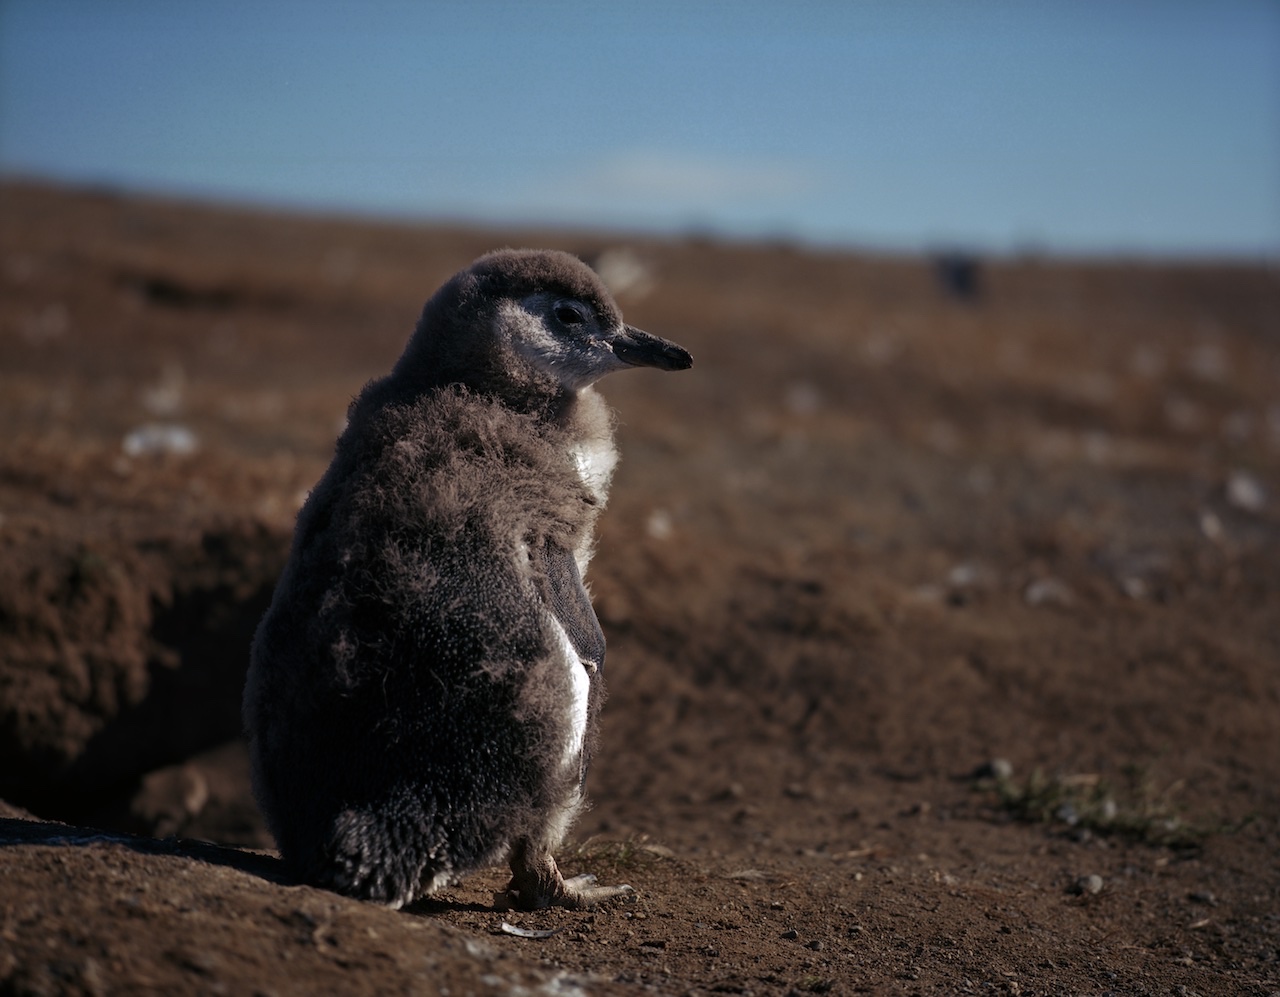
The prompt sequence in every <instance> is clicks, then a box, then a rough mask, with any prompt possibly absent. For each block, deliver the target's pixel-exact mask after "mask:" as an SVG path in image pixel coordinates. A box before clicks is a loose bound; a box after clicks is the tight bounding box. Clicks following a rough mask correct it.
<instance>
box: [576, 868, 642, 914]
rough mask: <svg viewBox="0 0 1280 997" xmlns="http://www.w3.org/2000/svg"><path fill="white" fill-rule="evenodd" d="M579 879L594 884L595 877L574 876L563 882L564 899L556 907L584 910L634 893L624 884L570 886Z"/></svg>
mask: <svg viewBox="0 0 1280 997" xmlns="http://www.w3.org/2000/svg"><path fill="white" fill-rule="evenodd" d="M580 879H586V880H589V881H590V882H592V883H594V882H595V879H596V877H595V876H591V875H587V876H574V877H573V879H568V880H565V883H564V897H565V899H564V900H563V901H559V902H558V903H557V905H558V906H563V907H571V908H577V909H584V908H587V907H594V906H595V905H596V904H598V903H602V902H603V901H605V900H616V899H617V898H618V897H625V896H627V895H628V894H633V893H635V892H636V891H635V890H633V889H632V888H631V887H630V886H628V885H627V884H626V883H622V884H620V885H618V886H585V887H579V886H573V885H571V884H573V883H575V882H576V881H577V880H580Z"/></svg>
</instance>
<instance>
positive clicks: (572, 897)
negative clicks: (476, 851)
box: [493, 844, 635, 910]
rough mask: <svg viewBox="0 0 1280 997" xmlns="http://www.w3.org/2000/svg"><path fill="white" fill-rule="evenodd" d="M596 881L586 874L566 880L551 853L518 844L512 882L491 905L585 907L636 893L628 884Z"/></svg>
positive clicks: (526, 907) (498, 906) (593, 877)
mask: <svg viewBox="0 0 1280 997" xmlns="http://www.w3.org/2000/svg"><path fill="white" fill-rule="evenodd" d="M595 882H596V877H595V876H592V875H590V874H589V873H587V874H584V875H581V876H574V877H572V878H570V879H565V878H564V877H563V876H561V875H560V869H559V868H558V867H557V866H556V860H555V859H554V858H552V856H551V853H550V852H542V853H540V854H539V853H536V852H534V851H533V850H532V849H531V848H530V847H529V846H528V845H526V844H520V845H517V846H516V848H515V850H514V851H513V852H512V854H511V882H510V883H509V884H508V885H507V889H506V891H505V892H503V893H496V894H494V898H493V899H494V906H495V907H497V909H499V910H509V909H512V908H514V909H516V910H541V909H543V908H546V907H568V908H569V909H571V910H585V909H586V908H588V907H594V906H595V905H596V904H598V903H600V902H601V901H604V900H612V899H614V898H616V897H621V896H625V895H627V894H628V893H634V892H635V890H633V889H632V888H631V887H630V886H626V885H622V886H596V885H595Z"/></svg>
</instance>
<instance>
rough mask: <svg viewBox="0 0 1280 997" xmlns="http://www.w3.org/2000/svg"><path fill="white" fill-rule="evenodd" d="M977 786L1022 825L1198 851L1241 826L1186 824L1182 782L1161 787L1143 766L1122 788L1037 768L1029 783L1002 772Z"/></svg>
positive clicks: (1127, 774)
mask: <svg viewBox="0 0 1280 997" xmlns="http://www.w3.org/2000/svg"><path fill="white" fill-rule="evenodd" d="M979 786H980V788H983V789H989V790H990V791H992V792H994V793H995V795H996V798H997V800H998V802H999V806H1000V808H1001V809H1002V810H1004V811H1005V812H1006V813H1009V814H1010V815H1012V816H1013V817H1015V818H1016V819H1018V820H1023V821H1029V822H1032V823H1042V824H1059V825H1064V826H1066V827H1069V828H1073V829H1077V830H1079V831H1081V832H1088V833H1092V834H1102V835H1117V836H1119V837H1123V838H1125V839H1127V840H1130V841H1139V842H1142V843H1143V844H1148V845H1159V846H1163V847H1166V848H1178V849H1187V848H1197V847H1199V846H1200V845H1201V844H1202V843H1203V842H1204V839H1205V838H1206V837H1208V836H1209V835H1211V834H1215V833H1227V832H1231V831H1235V830H1238V829H1239V828H1240V827H1241V826H1242V824H1240V823H1236V824H1229V823H1227V822H1225V821H1224V822H1221V823H1219V824H1216V825H1205V824H1192V823H1190V822H1188V821H1187V820H1186V819H1185V818H1183V817H1182V815H1180V814H1179V813H1178V812H1177V808H1176V805H1175V797H1176V796H1177V793H1178V791H1179V789H1180V788H1181V783H1177V782H1175V783H1173V784H1172V785H1169V786H1166V787H1164V788H1160V787H1158V785H1157V784H1156V782H1155V781H1154V780H1153V779H1152V778H1151V776H1150V774H1149V773H1147V772H1146V771H1145V770H1144V769H1142V768H1141V767H1139V766H1126V767H1125V769H1124V770H1123V782H1122V783H1113V782H1112V781H1110V780H1107V779H1105V778H1103V777H1102V776H1100V775H1097V774H1094V773H1079V774H1059V775H1053V776H1048V775H1046V774H1045V773H1044V772H1043V771H1042V770H1041V769H1035V770H1034V771H1032V773H1031V774H1030V775H1029V776H1028V777H1027V778H1026V779H1025V780H1019V779H1017V778H1016V777H1014V776H1013V775H1012V774H1006V773H1004V772H1000V773H998V774H996V775H995V776H993V777H990V778H987V779H982V780H979ZM1246 822H1247V820H1246Z"/></svg>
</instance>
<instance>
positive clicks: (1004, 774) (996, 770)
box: [973, 758, 1013, 782]
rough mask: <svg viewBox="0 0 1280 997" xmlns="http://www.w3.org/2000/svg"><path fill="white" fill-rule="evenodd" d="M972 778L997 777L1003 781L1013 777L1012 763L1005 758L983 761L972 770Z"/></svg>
mask: <svg viewBox="0 0 1280 997" xmlns="http://www.w3.org/2000/svg"><path fill="white" fill-rule="evenodd" d="M973 778H975V779H999V780H1000V781H1001V782H1003V781H1004V780H1006V779H1012V778H1013V763H1012V762H1010V761H1009V759H1007V758H993V759H991V761H989V762H983V763H982V764H981V765H979V766H978V767H977V768H976V769H974V770H973Z"/></svg>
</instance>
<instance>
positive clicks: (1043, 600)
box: [1022, 578, 1075, 606]
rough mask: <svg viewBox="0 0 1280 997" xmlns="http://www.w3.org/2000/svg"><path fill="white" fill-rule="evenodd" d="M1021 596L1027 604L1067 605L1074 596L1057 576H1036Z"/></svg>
mask: <svg viewBox="0 0 1280 997" xmlns="http://www.w3.org/2000/svg"><path fill="white" fill-rule="evenodd" d="M1022 598H1023V599H1024V600H1025V601H1026V603H1027V605H1028V606H1069V605H1071V603H1072V601H1073V600H1074V599H1075V596H1074V594H1073V593H1072V591H1071V589H1070V588H1069V587H1068V585H1067V583H1066V582H1064V581H1062V580H1060V579H1058V578H1037V579H1036V580H1035V581H1034V582H1032V583H1031V584H1030V585H1028V586H1027V587H1026V590H1025V591H1024V592H1023V593H1022Z"/></svg>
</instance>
